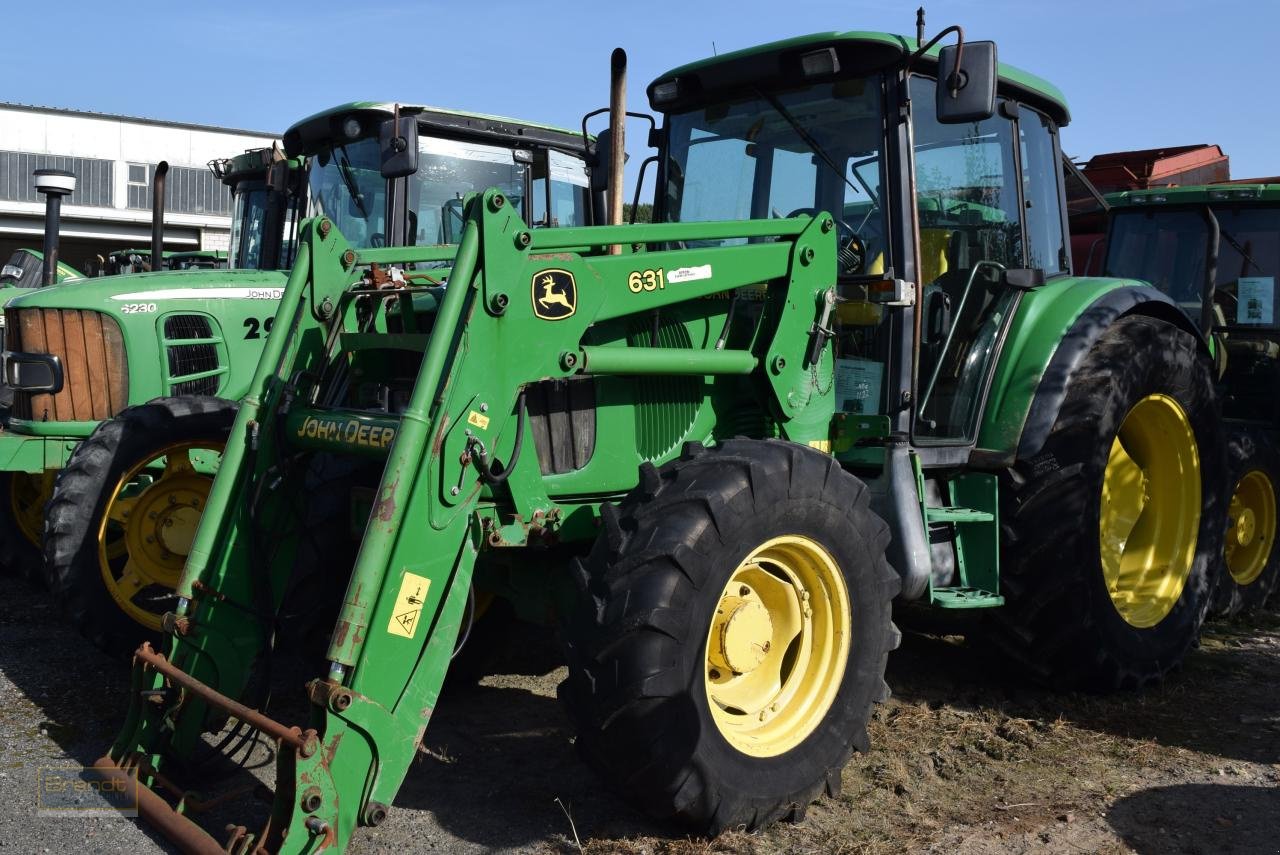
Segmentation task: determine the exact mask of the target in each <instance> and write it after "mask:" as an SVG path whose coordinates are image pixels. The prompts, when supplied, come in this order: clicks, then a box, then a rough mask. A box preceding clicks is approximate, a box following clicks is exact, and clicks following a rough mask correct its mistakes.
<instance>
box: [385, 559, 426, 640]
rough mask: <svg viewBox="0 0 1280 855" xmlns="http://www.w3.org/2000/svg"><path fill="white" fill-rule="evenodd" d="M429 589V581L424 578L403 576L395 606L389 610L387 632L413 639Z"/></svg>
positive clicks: (411, 574) (409, 575)
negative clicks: (389, 618) (389, 619)
mask: <svg viewBox="0 0 1280 855" xmlns="http://www.w3.org/2000/svg"><path fill="white" fill-rule="evenodd" d="M430 587H431V580H430V579H428V578H426V577H425V576H419V575H417V574H416V573H408V572H406V573H405V574H404V579H403V580H402V581H401V582H400V593H399V595H397V596H396V604H395V606H394V607H393V608H392V609H391V622H390V623H388V624H387V632H389V633H391V634H392V635H398V636H401V637H402V638H413V635H414V633H415V632H417V631H418V618H419V617H420V616H421V615H422V604H423V603H424V602H426V599H427V590H428V589H429V588H430Z"/></svg>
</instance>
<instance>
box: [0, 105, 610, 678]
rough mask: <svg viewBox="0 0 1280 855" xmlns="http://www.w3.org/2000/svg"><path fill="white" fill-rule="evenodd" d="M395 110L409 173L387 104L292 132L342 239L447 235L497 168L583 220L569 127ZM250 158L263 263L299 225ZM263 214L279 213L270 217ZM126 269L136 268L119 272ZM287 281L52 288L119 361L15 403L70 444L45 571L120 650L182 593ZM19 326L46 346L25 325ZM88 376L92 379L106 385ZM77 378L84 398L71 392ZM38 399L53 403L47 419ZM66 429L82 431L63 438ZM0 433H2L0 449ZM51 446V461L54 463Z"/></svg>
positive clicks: (156, 623)
mask: <svg viewBox="0 0 1280 855" xmlns="http://www.w3.org/2000/svg"><path fill="white" fill-rule="evenodd" d="M398 109H399V113H398V115H399V116H400V121H402V122H406V123H410V124H412V125H413V126H414V127H415V128H417V129H418V136H417V145H418V146H419V151H420V164H421V168H420V171H419V172H417V173H415V174H413V175H410V176H393V177H391V178H388V177H385V176H384V175H383V174H382V170H381V166H380V160H381V158H382V157H383V154H384V152H383V148H382V147H381V143H380V142H379V137H378V134H379V132H380V130H381V129H382V126H383V125H384V124H385V123H386V122H389V121H392V120H394V119H395V115H396V108H395V107H394V106H393V105H390V104H385V105H384V104H349V105H344V106H342V107H338V108H335V109H333V110H329V111H326V112H324V113H320V114H318V115H316V116H312V117H310V118H308V119H305V120H303V121H302V122H299V123H298V124H297V125H295V126H294V127H293V128H291V129H290V130H289V131H288V133H287V134H286V135H285V143H286V146H287V148H288V154H289V156H290V157H293V158H306V159H307V162H308V170H307V176H308V177H307V181H306V183H305V186H302V185H300V186H299V188H298V189H299V190H300V191H305V192H300V193H297V194H295V195H294V196H293V197H291V198H300V197H301V196H303V195H305V196H306V197H307V198H308V199H309V204H310V205H311V207H312V209H313V210H314V211H315V212H316V213H319V214H323V215H325V216H327V217H329V218H330V220H331V221H333V222H336V223H338V224H339V226H340V227H341V229H342V231H343V233H344V235H347V236H349V239H350V242H351V245H352V246H354V247H356V248H360V249H367V248H372V247H378V246H383V245H384V244H386V243H387V242H388V241H390V242H391V243H393V244H397V245H399V244H426V245H438V244H447V243H451V242H455V241H456V240H457V236H458V229H459V228H460V226H461V219H460V217H461V207H462V202H461V200H462V198H463V196H464V195H465V194H467V193H472V192H475V191H478V190H482V189H484V188H486V187H489V186H494V185H497V186H500V187H502V188H503V192H504V193H506V194H507V195H508V197H509V198H511V199H512V200H513V202H516V203H518V204H517V208H518V210H519V211H520V213H521V215H523V216H526V217H529V218H531V219H538V218H542V219H543V220H544V221H545V220H546V219H547V215H546V212H547V211H548V210H550V211H551V212H552V214H553V215H554V218H555V221H557V222H560V223H563V224H565V225H575V224H579V225H581V224H587V223H589V222H591V209H590V204H589V203H590V192H589V188H588V175H587V171H586V166H585V161H584V160H583V157H584V141H583V137H582V136H581V135H580V134H578V133H575V132H572V131H561V130H557V129H553V128H546V127H542V126H539V125H535V124H530V123H527V122H519V121H515V120H511V119H498V118H494V117H486V116H479V115H474V114H465V113H455V112H451V111H446V110H440V109H436V108H429V107H407V106H405V107H399V108H398ZM295 162H296V161H295ZM228 170H230V167H228ZM548 170H549V174H550V180H548V178H547V176H548ZM225 174H228V175H230V174H234V171H225ZM257 174H258V176H259V184H260V186H259V187H258V188H246V189H245V190H244V191H242V192H241V193H240V195H239V199H240V200H242V201H244V202H245V204H246V205H247V206H248V208H250V209H251V210H250V212H249V213H246V214H245V215H244V216H237V217H236V223H237V224H239V227H238V228H237V229H236V230H235V231H233V234H232V240H231V244H232V247H231V256H232V259H233V261H234V262H236V263H237V264H239V265H241V266H246V265H263V264H267V265H270V266H272V267H274V266H276V265H277V264H278V263H279V262H278V259H281V257H282V256H281V255H280V253H281V252H284V253H285V255H284V258H285V259H287V258H288V253H290V252H291V251H292V240H283V241H282V237H283V236H284V235H285V232H286V229H285V228H284V225H285V223H286V220H288V221H289V222H293V221H294V216H293V215H292V214H290V215H289V216H287V217H286V216H285V211H284V209H283V207H281V206H279V205H277V206H276V207H275V208H272V204H273V203H272V200H271V197H270V196H269V195H267V194H266V189H267V188H266V187H265V185H262V182H261V175H262V174H263V173H262V170H261V169H259V170H258V173H257ZM255 218H258V219H255ZM261 219H271V220H273V222H274V226H273V227H272V228H264V227H263V226H262V225H261V222H260V220H261ZM125 281H128V282H132V283H135V284H133V285H130V286H128V287H121V286H122V284H123V282H125ZM282 284H283V278H282V275H281V274H278V273H275V272H270V273H265V272H249V271H240V272H217V273H215V272H208V271H205V272H195V271H191V272H187V273H182V274H179V273H171V274H166V276H165V278H164V279H162V280H156V279H154V278H138V279H130V280H120V279H115V280H112V281H111V282H110V285H109V287H102V288H100V289H99V290H97V291H89V290H86V288H85V287H81V288H78V289H75V291H74V292H72V291H68V292H67V294H66V300H65V301H64V302H62V303H55V302H54V301H52V300H44V301H42V303H41V305H42V306H52V305H59V306H61V305H68V306H75V307H76V311H74V312H73V311H66V310H64V311H63V313H62V314H63V316H64V317H65V316H67V315H75V314H77V312H78V314H79V316H81V317H86V318H91V319H92V320H93V322H94V323H98V322H100V323H101V324H102V326H103V329H104V331H105V330H107V329H108V326H109V325H111V326H110V330H111V332H112V334H113V335H114V336H115V338H113V339H111V340H110V341H109V342H108V344H109V347H108V348H107V354H108V356H107V359H106V361H105V366H106V369H107V370H108V371H109V372H110V371H112V370H114V371H116V372H117V374H109V375H108V379H109V380H110V382H109V383H107V384H105V388H106V389H107V390H108V391H109V392H110V393H111V395H113V396H114V397H106V396H103V397H96V396H95V397H92V398H91V397H90V396H89V395H88V394H87V392H84V391H83V390H84V389H85V388H86V386H85V385H84V382H83V381H84V379H85V378H84V377H76V376H75V375H73V374H72V373H71V372H72V371H73V370H74V368H73V366H74V367H79V366H78V365H77V364H76V363H75V361H74V360H75V359H76V358H78V354H67V355H63V356H62V360H63V372H64V376H65V378H66V380H65V383H66V385H65V387H64V389H63V390H62V391H61V392H59V393H57V394H56V395H50V394H47V393H45V394H40V395H28V400H27V402H26V403H25V404H24V405H23V406H25V409H23V410H21V411H20V412H21V414H22V416H23V417H24V418H26V419H29V420H30V421H27V422H20V423H18V424H21V425H22V428H21V429H23V430H24V431H25V432H27V433H29V434H37V435H39V436H47V435H49V434H52V436H53V437H55V439H43V440H40V439H29V441H30V442H33V443H41V442H43V445H42V446H40V445H38V446H37V448H40V447H43V448H44V449H48V448H49V446H50V444H56V447H57V448H58V450H59V451H60V452H61V450H62V449H66V451H68V452H69V451H71V450H72V449H74V453H73V454H69V455H68V456H64V457H61V458H58V459H56V464H55V466H58V467H62V468H61V472H60V474H59V475H58V478H57V482H56V484H55V485H54V486H53V491H52V497H51V498H50V500H49V502H48V510H47V512H46V513H45V515H44V523H45V528H44V546H45V566H44V570H45V572H46V574H47V576H48V578H49V581H50V584H51V586H52V588H53V590H54V592H55V595H56V598H57V599H58V601H59V602H60V604H61V605H62V607H63V608H64V610H65V612H66V614H67V616H68V618H70V619H71V620H73V621H74V623H75V624H76V626H77V627H79V628H80V629H81V631H83V632H84V633H85V634H86V635H87V636H88V637H89V638H91V639H92V640H94V641H95V643H97V644H98V645H100V646H102V647H104V648H106V649H108V650H111V651H114V652H119V653H120V654H121V655H127V653H128V652H130V651H132V650H133V648H134V647H136V645H137V640H138V638H139V636H140V635H142V634H145V633H148V632H149V633H152V634H153V636H154V637H155V638H156V639H157V641H158V639H159V637H160V636H159V633H160V629H161V624H160V622H161V617H162V616H163V615H164V613H165V612H167V611H171V610H172V609H173V608H174V607H175V598H174V595H173V590H174V588H175V586H176V585H177V582H178V575H179V573H180V572H181V570H182V566H183V564H184V562H185V561H186V558H187V554H188V550H189V548H190V545H191V539H192V537H193V536H194V534H195V527H196V523H197V522H198V521H199V518H200V514H201V512H202V511H203V508H204V503H205V501H206V500H207V494H208V491H209V484H210V482H211V480H212V474H213V472H214V471H215V470H216V467H217V462H218V458H219V456H220V454H221V450H222V446H223V443H224V442H225V440H226V436H227V432H228V431H229V430H230V428H231V423H232V420H233V419H234V417H235V408H236V403H237V401H238V400H239V398H240V397H241V396H243V395H244V394H245V393H246V391H247V390H248V388H249V387H248V385H247V384H248V381H249V379H250V378H251V377H252V372H253V366H255V365H256V364H257V362H258V354H259V352H260V351H261V349H262V345H263V343H264V342H265V341H266V340H267V337H268V334H269V333H270V332H271V329H272V323H273V321H274V320H275V316H276V301H277V300H278V299H279V297H280V294H281V286H282ZM29 305H31V303H30V301H24V302H21V303H15V304H14V306H13V307H11V309H10V311H13V310H14V309H15V308H16V310H17V311H18V312H19V313H22V312H30V311H31V310H30V309H28V308H26V307H27V306H29ZM47 314H48V313H47V310H46V316H47ZM109 318H111V319H110V320H109ZM157 333H158V334H159V335H158V336H157ZM157 338H158V339H159V340H158V341H157ZM46 340H47V339H46ZM41 341H42V342H43V341H45V340H41ZM22 342H23V346H24V348H27V349H30V350H37V351H40V352H45V350H46V346H44V345H39V346H32V343H33V339H31V338H30V337H27V336H26V334H25V333H24V337H23V339H22ZM88 369H89V370H90V371H92V370H94V366H93V365H89V366H88ZM126 369H127V372H126ZM90 380H91V382H90V383H89V384H88V387H89V388H95V389H96V388H99V387H100V386H101V385H102V384H100V383H97V382H93V378H92V375H90ZM81 393H83V394H84V398H83V399H80V398H76V397H75V396H76V395H77V394H81ZM88 405H95V406H96V405H101V406H100V407H99V409H96V410H94V411H92V412H90V413H87V414H86V415H87V416H88V418H84V419H81V418H78V413H77V411H75V410H74V408H75V407H76V406H88ZM41 407H49V408H51V410H50V411H51V413H53V412H56V414H57V416H56V418H55V417H54V416H52V415H51V416H50V418H49V420H44V419H42V418H41V416H40V414H41V413H42V410H41ZM64 414H67V415H64ZM68 422H72V424H71V425H69V424H68ZM73 430H74V431H82V432H83V433H77V434H72V435H73V436H75V439H70V438H69V437H68V434H69V433H71V431H73ZM7 439H8V437H4V438H0V449H2V448H3V442H4V441H5V440H7ZM79 440H83V442H78V441H79ZM12 441H13V442H14V443H15V444H16V443H17V442H19V440H12ZM45 454H46V464H45V468H46V470H47V469H50V468H53V467H51V466H50V465H49V464H48V463H47V454H48V452H47V451H45ZM64 461H65V462H64ZM36 463H38V461H36V462H35V463H33V464H32V465H36Z"/></svg>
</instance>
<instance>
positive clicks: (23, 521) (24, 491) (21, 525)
mask: <svg viewBox="0 0 1280 855" xmlns="http://www.w3.org/2000/svg"><path fill="white" fill-rule="evenodd" d="M57 475H58V472H57V470H55V469H46V470H45V471H43V472H36V473H30V472H14V473H12V474H11V475H10V476H9V508H10V510H11V511H12V513H13V521H14V523H16V524H17V526H18V531H20V532H22V536H23V537H25V538H26V539H27V540H28V541H30V542H31V544H32V546H35V547H36V548H37V549H38V548H39V547H40V546H41V545H42V544H43V543H44V506H45V505H47V504H49V498H50V497H51V496H52V495H53V480H54V478H56V477H57Z"/></svg>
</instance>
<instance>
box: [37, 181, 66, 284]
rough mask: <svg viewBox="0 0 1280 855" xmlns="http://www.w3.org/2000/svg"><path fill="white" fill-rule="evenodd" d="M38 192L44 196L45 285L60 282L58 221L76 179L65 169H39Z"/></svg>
mask: <svg viewBox="0 0 1280 855" xmlns="http://www.w3.org/2000/svg"><path fill="white" fill-rule="evenodd" d="M35 185H36V190H37V191H38V192H40V193H43V194H44V284H46V285H52V284H54V283H55V282H57V281H58V228H59V223H58V219H59V216H60V215H61V212H62V197H63V196H66V195H68V194H70V193H71V192H72V191H74V190H75V189H76V177H75V175H74V174H72V173H70V172H67V171H66V170H65V169H37V170H36V171H35Z"/></svg>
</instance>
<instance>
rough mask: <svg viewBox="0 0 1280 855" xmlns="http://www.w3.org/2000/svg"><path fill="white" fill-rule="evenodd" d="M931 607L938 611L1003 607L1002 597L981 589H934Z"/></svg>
mask: <svg viewBox="0 0 1280 855" xmlns="http://www.w3.org/2000/svg"><path fill="white" fill-rule="evenodd" d="M933 605H935V606H937V607H938V608H940V609H990V608H995V607H996V606H1002V605H1004V597H1002V596H1000V595H999V594H997V593H995V592H994V591H984V590H982V589H981V588H934V589H933Z"/></svg>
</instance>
